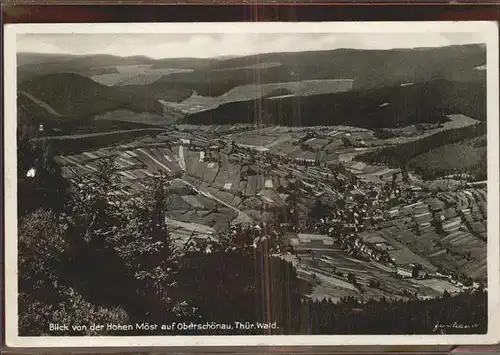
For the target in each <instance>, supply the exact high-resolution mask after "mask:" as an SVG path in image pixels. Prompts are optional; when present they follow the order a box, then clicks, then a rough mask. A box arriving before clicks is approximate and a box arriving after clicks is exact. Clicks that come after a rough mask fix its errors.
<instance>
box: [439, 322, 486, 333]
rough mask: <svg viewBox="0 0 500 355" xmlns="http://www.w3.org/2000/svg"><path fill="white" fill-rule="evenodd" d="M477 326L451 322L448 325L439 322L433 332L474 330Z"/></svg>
mask: <svg viewBox="0 0 500 355" xmlns="http://www.w3.org/2000/svg"><path fill="white" fill-rule="evenodd" d="M478 327H479V324H461V323H457V322H453V323H450V324H441V323H439V322H437V323H436V325H435V326H434V332H437V331H444V330H445V329H474V328H478Z"/></svg>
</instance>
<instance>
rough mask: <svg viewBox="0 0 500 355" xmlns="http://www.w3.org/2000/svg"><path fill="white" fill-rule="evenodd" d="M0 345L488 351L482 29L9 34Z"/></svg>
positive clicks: (274, 27)
mask: <svg viewBox="0 0 500 355" xmlns="http://www.w3.org/2000/svg"><path fill="white" fill-rule="evenodd" d="M4 50H5V51H4V59H5V60H4V62H5V67H4V69H5V70H4V72H5V80H4V83H5V85H4V89H5V90H4V95H5V96H4V103H5V115H4V161H5V171H4V181H5V184H4V186H5V195H4V196H5V221H6V222H5V248H6V250H5V274H6V278H5V289H6V302H7V305H6V331H7V335H6V342H7V345H8V346H36V347H49V346H50V347H53V346H125V345H127V346H223V345H233V346H243V345H245V346H251V345H280V346H285V345H340V344H351V345H376V344H379V345H405V344H408V345H412V344H413V345H415V344H421V345H424V344H429V345H431V344H432V345H434V344H436V345H439V344H481V343H482V344H487V343H495V342H497V341H498V340H500V339H499V336H498V334H499V333H498V329H499V326H500V322H499V318H498V317H499V299H500V297H499V294H498V292H499V286H500V277H499V273H500V270H499V269H500V264H499V257H500V249H499V244H500V243H499V242H500V236H499V228H498V227H499V226H498V222H499V210H500V209H499V206H498V201H499V186H500V184H499V181H500V180H499V175H500V169H499V166H500V165H499V143H498V135H499V122H498V119H499V115H498V101H499V90H498V84H499V76H498V28H497V25H496V24H494V23H489V22H412V23H410V22H407V23H404V22H392V23H388V22H381V23H374V22H366V23H363V22H356V23H355V22H343V23H327V22H325V23H312V22H309V23H308V22H304V23H292V22H290V23H285V22H280V23H272V22H268V23H176V24H159V23H156V24H153V23H142V24H139V23H131V24H98V23H94V24H41V25H23V24H19V25H7V26H6V30H5V38H4Z"/></svg>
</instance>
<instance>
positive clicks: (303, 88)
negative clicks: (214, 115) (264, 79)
mask: <svg viewBox="0 0 500 355" xmlns="http://www.w3.org/2000/svg"><path fill="white" fill-rule="evenodd" d="M352 85H353V81H352V80H349V79H338V80H333V79H327V80H303V81H290V82H282V83H272V84H261V85H242V86H237V87H235V88H232V89H231V90H229V91H228V92H226V93H224V94H222V95H220V96H217V97H210V96H201V95H199V94H198V93H196V92H194V93H193V95H191V96H190V97H189V98H188V99H186V100H184V101H182V102H180V103H170V102H169V103H166V104H168V105H171V106H172V107H175V108H177V109H180V110H182V111H184V112H186V113H195V112H201V111H206V110H210V109H213V108H216V107H218V106H220V105H223V104H227V103H231V102H238V101H250V100H256V99H259V98H261V97H267V96H268V95H269V94H272V93H273V92H274V91H276V90H286V91H288V92H289V93H290V95H294V96H308V95H317V94H326V93H332V92H340V91H347V90H350V89H351V88H352Z"/></svg>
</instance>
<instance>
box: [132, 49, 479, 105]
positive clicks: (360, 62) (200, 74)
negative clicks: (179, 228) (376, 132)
mask: <svg viewBox="0 0 500 355" xmlns="http://www.w3.org/2000/svg"><path fill="white" fill-rule="evenodd" d="M259 63H280V65H279V66H276V65H274V66H269V67H263V68H257V69H256V68H245V67H249V66H255V65H257V64H259ZM485 63H486V49H485V48H484V46H483V45H464V46H449V47H439V48H421V49H418V50H411V49H393V50H356V49H337V50H330V51H315V52H297V53H272V54H263V55H257V56H248V57H239V58H232V59H228V60H223V61H219V62H217V63H215V64H213V65H211V66H207V67H204V68H201V69H199V70H195V71H194V72H190V73H175V74H171V75H168V76H164V77H163V78H161V79H159V80H157V81H156V82H155V83H153V84H152V85H150V86H144V87H143V88H142V90H143V92H148V88H149V89H150V90H149V92H150V94H151V95H152V96H154V95H155V94H156V93H159V92H161V91H163V90H174V89H175V90H179V91H182V90H187V89H190V90H194V91H196V92H197V93H198V94H200V95H203V96H220V95H222V94H224V93H225V92H227V91H229V90H231V89H232V88H234V87H236V86H241V85H248V84H254V83H255V82H256V81H258V82H259V83H260V84H266V83H275V82H287V81H300V80H320V79H352V80H354V84H353V88H354V89H372V88H381V87H385V86H392V85H399V84H403V83H408V82H426V81H430V80H436V79H444V80H450V81H456V82H483V81H484V80H485V78H486V74H485V72H483V71H478V70H474V68H475V67H477V66H481V65H484V64H485ZM235 67H236V68H238V69H235V70H225V71H219V70H214V69H221V68H235ZM124 88H127V87H124ZM134 89H135V88H133V87H130V90H134Z"/></svg>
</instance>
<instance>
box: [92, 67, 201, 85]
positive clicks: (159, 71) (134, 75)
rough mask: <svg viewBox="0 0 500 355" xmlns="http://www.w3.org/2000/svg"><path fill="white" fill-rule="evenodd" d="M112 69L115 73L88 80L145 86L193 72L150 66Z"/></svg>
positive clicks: (100, 82) (105, 83)
mask: <svg viewBox="0 0 500 355" xmlns="http://www.w3.org/2000/svg"><path fill="white" fill-rule="evenodd" d="M113 68H115V69H116V71H117V73H111V74H102V75H94V76H91V77H90V78H91V79H92V80H94V81H96V82H98V83H99V84H102V85H106V86H125V85H147V84H151V83H154V82H155V81H156V80H158V79H160V78H161V77H163V76H164V75H169V74H172V73H185V72H191V71H193V69H178V68H152V65H150V64H141V65H118V66H115V67H113Z"/></svg>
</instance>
